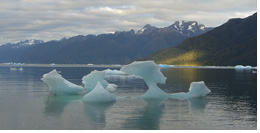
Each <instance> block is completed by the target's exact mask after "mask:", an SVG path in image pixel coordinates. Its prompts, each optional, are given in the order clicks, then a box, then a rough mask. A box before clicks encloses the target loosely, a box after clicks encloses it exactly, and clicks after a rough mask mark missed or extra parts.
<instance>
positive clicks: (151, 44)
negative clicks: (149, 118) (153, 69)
mask: <svg viewBox="0 0 260 133" xmlns="http://www.w3.org/2000/svg"><path fill="white" fill-rule="evenodd" d="M166 29H167V28H157V27H154V26H151V25H146V29H145V30H144V33H142V34H140V33H139V34H137V33H138V32H137V33H135V31H134V30H130V31H121V32H119V31H117V32H115V33H114V34H112V33H111V34H100V35H86V36H84V35H78V36H74V37H71V38H68V39H66V38H63V39H61V40H59V41H49V42H45V43H42V44H40V45H30V47H28V48H26V49H23V50H20V48H17V49H16V50H14V49H4V47H3V46H0V62H3V63H4V62H24V63H63V64H89V63H92V64H125V63H129V62H131V61H133V60H135V59H138V58H143V57H144V56H146V55H148V54H151V53H153V52H154V51H156V50H159V49H162V48H169V47H172V46H175V45H177V44H178V43H180V42H182V41H184V40H185V39H186V38H188V37H189V36H187V35H184V34H181V33H180V32H177V31H174V30H166ZM204 32H207V31H204ZM204 32H203V33H204ZM199 34H202V33H199ZM195 35H197V34H194V35H193V36H195ZM4 51H5V52H4Z"/></svg>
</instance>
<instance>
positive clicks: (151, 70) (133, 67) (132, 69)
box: [120, 61, 168, 99]
mask: <svg viewBox="0 0 260 133" xmlns="http://www.w3.org/2000/svg"><path fill="white" fill-rule="evenodd" d="M120 71H122V72H124V73H127V74H132V75H135V76H137V77H139V78H142V79H143V80H144V81H145V82H146V84H147V86H148V90H147V91H146V92H145V94H143V95H142V96H141V98H147V99H156V98H166V97H168V94H167V93H165V92H164V91H162V90H161V89H160V88H159V87H158V86H157V84H158V83H162V84H164V83H165V81H166V77H164V75H163V74H162V73H161V71H160V67H159V66H158V65H157V64H155V63H154V61H138V62H137V61H135V62H133V63H131V64H129V65H125V66H123V67H122V68H121V69H120Z"/></svg>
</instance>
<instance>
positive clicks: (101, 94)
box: [83, 81, 116, 103]
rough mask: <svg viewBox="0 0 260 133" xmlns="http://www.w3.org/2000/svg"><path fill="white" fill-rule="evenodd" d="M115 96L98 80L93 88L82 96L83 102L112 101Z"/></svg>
mask: <svg viewBox="0 0 260 133" xmlns="http://www.w3.org/2000/svg"><path fill="white" fill-rule="evenodd" d="M115 100H116V96H115V95H113V94H111V93H109V92H108V91H107V90H106V89H104V87H103V85H101V83H100V82H99V81H98V82H97V85H96V86H95V88H94V89H93V90H92V91H91V92H89V93H88V94H86V95H85V96H84V97H83V101H84V102H97V103H98V102H101V103H103V102H113V101H115Z"/></svg>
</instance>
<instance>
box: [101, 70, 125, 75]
mask: <svg viewBox="0 0 260 133" xmlns="http://www.w3.org/2000/svg"><path fill="white" fill-rule="evenodd" d="M104 71H105V72H106V75H126V73H124V72H122V71H119V70H111V69H106V70H104Z"/></svg>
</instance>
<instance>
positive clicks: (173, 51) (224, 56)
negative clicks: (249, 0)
mask: <svg viewBox="0 0 260 133" xmlns="http://www.w3.org/2000/svg"><path fill="white" fill-rule="evenodd" d="M142 60H155V61H156V62H157V63H163V64H173V65H216V66H221V65H223V66H229V65H230V66H234V65H251V66H257V13H255V14H253V15H252V16H249V17H247V18H244V19H239V18H238V19H230V20H229V21H228V22H226V23H225V24H223V25H221V26H219V27H216V28H214V29H213V30H211V31H209V32H207V33H205V34H202V35H200V36H197V37H192V38H188V39H186V40H185V41H183V42H182V43H180V44H178V45H177V46H174V47H172V48H166V49H162V50H159V51H157V52H155V53H153V54H151V55H149V56H147V57H145V58H144V59H142Z"/></svg>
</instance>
